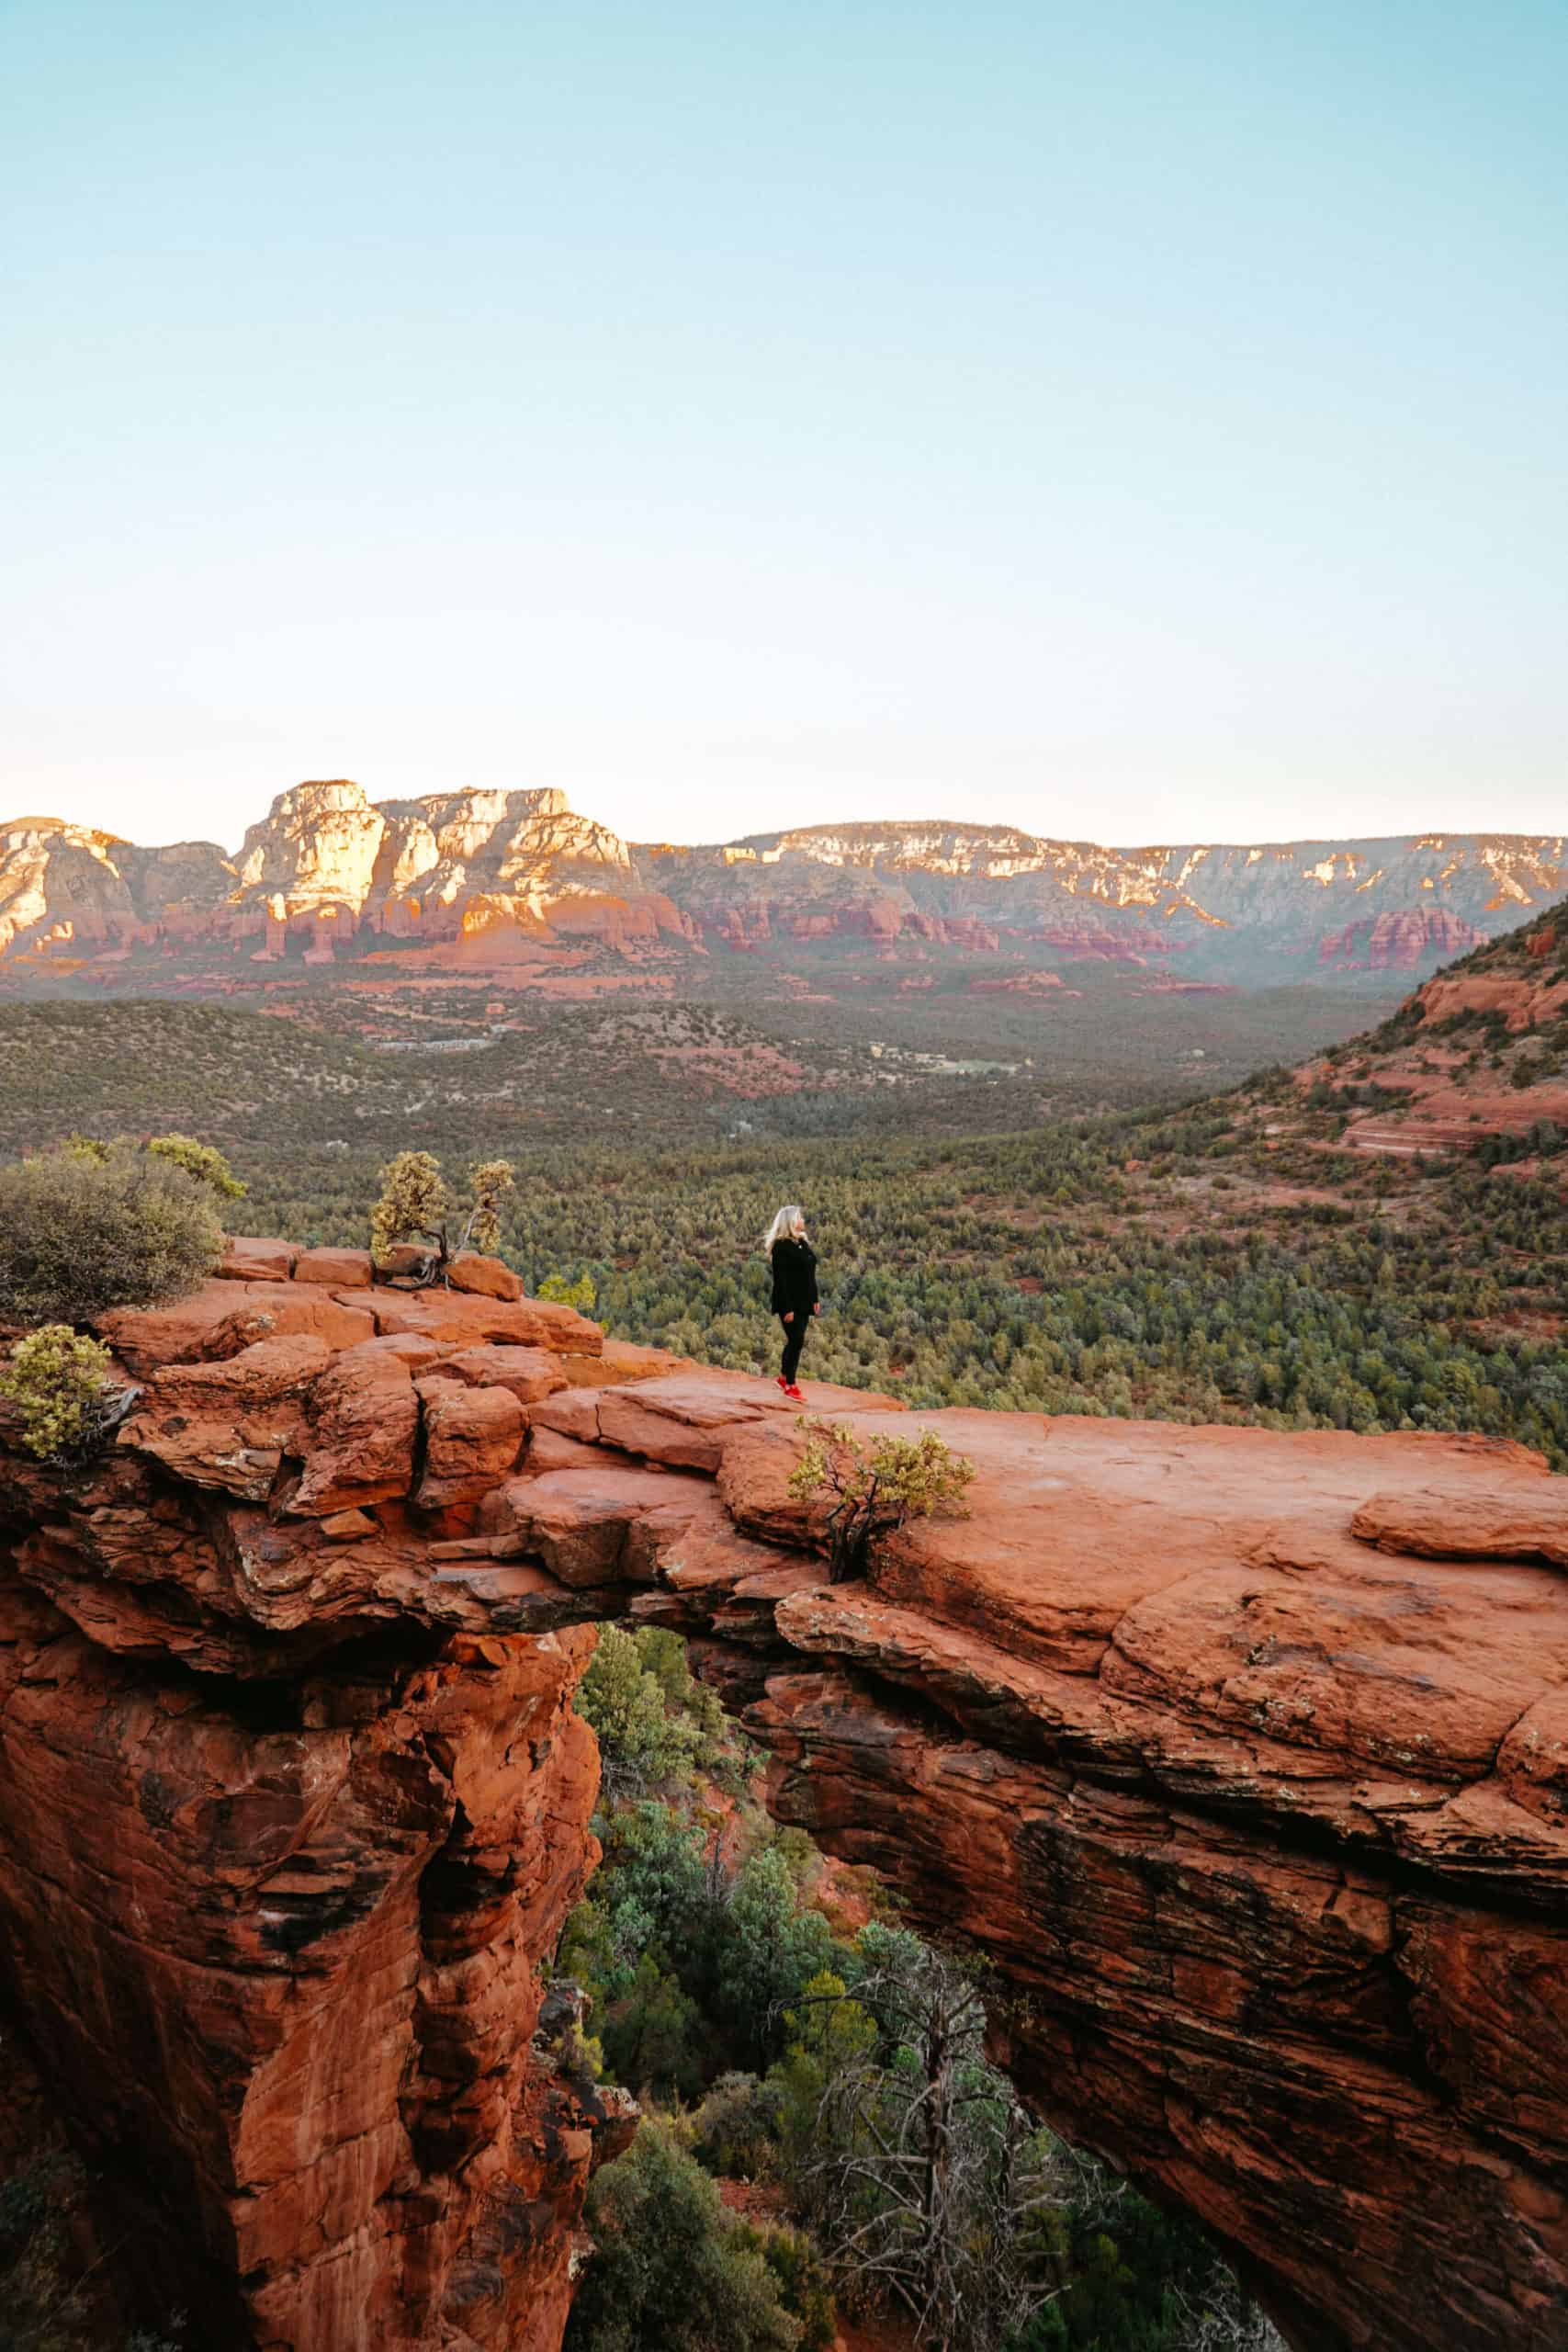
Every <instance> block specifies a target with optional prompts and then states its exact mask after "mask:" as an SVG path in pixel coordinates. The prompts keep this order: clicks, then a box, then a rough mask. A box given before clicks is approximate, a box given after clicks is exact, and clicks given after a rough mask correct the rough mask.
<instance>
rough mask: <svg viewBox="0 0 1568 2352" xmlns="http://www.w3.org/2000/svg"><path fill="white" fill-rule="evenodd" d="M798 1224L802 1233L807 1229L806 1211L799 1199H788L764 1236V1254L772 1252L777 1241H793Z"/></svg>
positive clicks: (767, 1254)
mask: <svg viewBox="0 0 1568 2352" xmlns="http://www.w3.org/2000/svg"><path fill="white" fill-rule="evenodd" d="M797 1225H798V1226H799V1227H800V1230H801V1232H802V1234H804V1233H805V1231H806V1211H805V1210H804V1209H803V1208H802V1207H801V1205H800V1203H799V1202H798V1201H788V1202H786V1203H785V1204H784V1207H783V1208H782V1209H780V1211H779V1213H778V1215H777V1216H776V1217H774V1219H773V1223H772V1225H770V1226H769V1227H768V1229H767V1232H766V1233H765V1234H764V1235H763V1237H762V1250H763V1254H764V1256H769V1255H771V1254H772V1251H773V1244H774V1242H775V1241H785V1240H791V1241H792V1240H793V1239H794V1238H795V1227H796V1226H797Z"/></svg>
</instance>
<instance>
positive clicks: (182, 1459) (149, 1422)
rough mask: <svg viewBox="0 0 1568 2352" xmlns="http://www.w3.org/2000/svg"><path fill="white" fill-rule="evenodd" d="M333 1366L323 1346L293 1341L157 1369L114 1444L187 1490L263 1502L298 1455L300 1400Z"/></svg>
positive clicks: (301, 1337) (306, 1337)
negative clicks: (287, 1461)
mask: <svg viewBox="0 0 1568 2352" xmlns="http://www.w3.org/2000/svg"><path fill="white" fill-rule="evenodd" d="M331 1361H332V1351H331V1349H330V1348H329V1347H328V1346H327V1344H326V1341H325V1340H321V1339H317V1338H314V1337H313V1336H311V1335H310V1334H308V1333H297V1334H296V1335H295V1336H293V1337H292V1338H287V1339H276V1340H258V1341H256V1343H255V1344H254V1346H252V1347H248V1348H243V1349H242V1350H241V1351H240V1353H239V1354H238V1355H236V1356H230V1357H228V1358H226V1359H225V1361H223V1362H222V1363H192V1364H165V1365H163V1366H161V1367H160V1368H159V1369H158V1370H157V1371H155V1372H154V1373H153V1374H152V1379H151V1381H150V1382H149V1384H148V1386H147V1388H146V1389H145V1391H144V1392H143V1394H142V1396H141V1400H140V1402H139V1404H138V1406H137V1408H136V1411H135V1412H134V1414H133V1415H132V1416H131V1418H130V1420H128V1421H127V1422H126V1423H125V1424H124V1426H123V1428H122V1429H121V1430H120V1432H119V1441H118V1442H119V1443H120V1444H121V1445H122V1446H125V1447H127V1448H128V1449H130V1450H131V1451H133V1452H135V1453H145V1454H148V1455H150V1456H151V1457H152V1459H153V1460H154V1461H156V1462H160V1463H162V1464H163V1465H164V1469H165V1470H167V1471H168V1472H170V1474H171V1475H172V1476H175V1477H176V1478H180V1479H183V1480H185V1481H186V1484H187V1485H190V1486H193V1487H213V1488H216V1489H217V1490H219V1491H220V1492H221V1493H224V1494H229V1495H233V1496H234V1497H236V1498H238V1499H240V1500H242V1501H246V1502H264V1501H265V1499H266V1497H267V1496H268V1495H269V1494H270V1493H271V1491H272V1487H273V1484H274V1481H275V1480H276V1476H277V1473H278V1469H279V1466H280V1464H281V1463H282V1460H283V1456H284V1454H285V1453H299V1451H300V1450H301V1444H302V1435H303V1431H304V1428H305V1418H306V1400H307V1397H308V1396H309V1394H310V1386H311V1384H312V1382H313V1381H314V1380H315V1379H316V1377H317V1376H318V1374H321V1373H322V1372H324V1371H325V1369H326V1366H327V1365H328V1364H329V1363H331Z"/></svg>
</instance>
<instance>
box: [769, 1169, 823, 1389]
mask: <svg viewBox="0 0 1568 2352" xmlns="http://www.w3.org/2000/svg"><path fill="white" fill-rule="evenodd" d="M762 1246H763V1248H764V1249H765V1250H767V1253H768V1258H769V1261H770V1262H771V1264H772V1266H773V1313H774V1314H775V1315H776V1316H777V1317H778V1318H779V1321H780V1322H781V1323H782V1324H783V1325H784V1364H783V1368H782V1369H781V1371H780V1373H779V1386H780V1387H781V1388H782V1389H783V1390H784V1395H785V1396H786V1397H794V1398H795V1401H796V1403H797V1404H804V1402H805V1399H804V1397H802V1396H801V1393H800V1390H799V1388H798V1387H797V1385H795V1374H796V1372H797V1371H798V1370H799V1368H800V1351H801V1350H802V1348H803V1347H804V1346H805V1345H806V1331H807V1325H808V1324H809V1322H810V1320H811V1317H813V1316H814V1315H820V1314H821V1312H822V1303H821V1301H820V1299H819V1298H818V1295H817V1252H816V1250H813V1248H812V1247H811V1244H810V1242H809V1241H807V1238H806V1211H805V1210H804V1209H803V1208H802V1207H801V1206H800V1204H799V1203H798V1202H796V1201H792V1202H791V1203H790V1204H789V1206H788V1207H787V1208H782V1209H780V1211H779V1213H778V1215H777V1216H776V1217H774V1219H773V1223H772V1225H771V1226H770V1227H768V1238H767V1240H766V1241H765V1242H764V1243H763V1245H762Z"/></svg>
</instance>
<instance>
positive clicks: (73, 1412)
mask: <svg viewBox="0 0 1568 2352" xmlns="http://www.w3.org/2000/svg"><path fill="white" fill-rule="evenodd" d="M111 1363H112V1358H111V1357H110V1355H109V1351H108V1350H107V1348H106V1347H105V1346H104V1344H103V1342H102V1341H101V1340H85V1339H83V1338H82V1337H81V1335H80V1334H79V1333H77V1332H75V1331H73V1329H71V1326H70V1325H69V1323H46V1324H45V1325H44V1326H43V1329H41V1330H39V1331H29V1332H28V1336H27V1338H26V1339H25V1340H17V1344H16V1346H15V1347H14V1348H13V1349H12V1351H11V1361H10V1363H8V1364H7V1365H6V1369H5V1370H4V1372H0V1397H4V1398H5V1400H6V1403H7V1404H8V1405H14V1406H15V1407H16V1408H17V1412H18V1413H19V1414H20V1416H21V1421H22V1443H23V1444H24V1445H25V1446H26V1447H27V1450H28V1453H35V1454H37V1455H38V1457H39V1460H40V1461H52V1460H56V1459H58V1458H59V1457H60V1456H62V1455H69V1454H72V1453H79V1452H80V1451H82V1450H83V1449H84V1448H85V1446H87V1445H89V1444H90V1443H91V1442H92V1440H93V1438H94V1436H95V1435H96V1432H97V1430H99V1429H101V1428H102V1427H103V1426H104V1423H105V1419H106V1415H107V1408H108V1406H109V1403H110V1399H111V1397H112V1394H113V1391H112V1388H111V1385H110V1379H109V1368H110V1364H111Z"/></svg>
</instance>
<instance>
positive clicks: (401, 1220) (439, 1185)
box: [370, 1151, 452, 1281]
mask: <svg viewBox="0 0 1568 2352" xmlns="http://www.w3.org/2000/svg"><path fill="white" fill-rule="evenodd" d="M451 1209H452V1195H451V1193H449V1192H448V1191H447V1189H446V1177H445V1176H444V1175H443V1174H442V1172H441V1162H440V1161H439V1160H438V1159H436V1157H435V1155H434V1152H430V1151H400V1152H399V1154H398V1156H397V1158H396V1159H392V1160H389V1162H388V1164H387V1166H386V1167H385V1168H383V1169H382V1170H381V1197H380V1199H379V1200H378V1202H377V1204H376V1205H375V1207H374V1208H373V1209H372V1210H371V1212H370V1254H371V1256H372V1257H373V1258H374V1259H375V1261H376V1263H377V1264H378V1266H384V1265H385V1264H386V1262H387V1260H388V1258H389V1254H390V1252H391V1251H392V1250H394V1249H395V1248H396V1247H397V1245H398V1243H399V1242H400V1241H414V1240H418V1241H428V1242H429V1243H431V1245H432V1249H433V1257H432V1262H431V1266H430V1274H429V1279H431V1280H432V1281H434V1277H435V1275H436V1274H437V1273H438V1272H439V1271H440V1269H441V1268H442V1267H443V1266H444V1265H445V1264H446V1260H447V1258H448V1256H449V1254H450V1252H449V1250H448V1249H447V1244H446V1219H447V1217H448V1216H450V1214H451Z"/></svg>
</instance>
